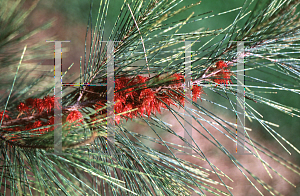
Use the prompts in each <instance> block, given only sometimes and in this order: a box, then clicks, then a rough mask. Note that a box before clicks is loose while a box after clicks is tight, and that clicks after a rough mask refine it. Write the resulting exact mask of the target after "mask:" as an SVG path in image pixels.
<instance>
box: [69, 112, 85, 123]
mask: <svg viewBox="0 0 300 196" xmlns="http://www.w3.org/2000/svg"><path fill="white" fill-rule="evenodd" d="M82 117H83V116H82V114H81V112H79V111H78V110H75V111H72V112H70V113H69V115H68V116H67V121H68V122H69V123H73V122H75V121H76V120H78V119H80V118H82ZM78 123H82V119H80V120H79V121H78ZM76 126H78V125H76Z"/></svg>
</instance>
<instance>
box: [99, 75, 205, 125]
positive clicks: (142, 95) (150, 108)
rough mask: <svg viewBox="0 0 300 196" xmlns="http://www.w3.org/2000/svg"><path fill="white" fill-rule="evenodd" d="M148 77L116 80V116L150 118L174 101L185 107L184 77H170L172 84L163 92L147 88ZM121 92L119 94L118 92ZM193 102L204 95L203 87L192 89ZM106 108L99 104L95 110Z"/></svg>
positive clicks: (118, 118) (101, 103) (116, 118)
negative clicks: (152, 114)
mask: <svg viewBox="0 0 300 196" xmlns="http://www.w3.org/2000/svg"><path fill="white" fill-rule="evenodd" d="M148 80H149V78H148V77H143V76H137V77H135V78H133V79H132V78H126V77H122V78H119V79H116V80H115V91H117V92H116V93H115V97H114V100H115V106H114V109H115V114H119V113H123V112H126V111H130V110H134V109H135V110H134V111H131V112H127V113H125V114H123V115H122V116H123V117H125V118H126V119H127V120H128V118H130V119H132V118H136V117H137V116H138V115H140V116H144V115H145V114H147V115H148V116H150V114H151V112H153V113H154V114H155V113H156V112H158V113H160V112H161V111H160V108H161V107H163V108H167V105H168V106H170V105H171V104H173V105H175V101H174V100H178V102H179V103H180V104H182V105H184V94H183V93H182V91H183V87H182V81H183V80H184V77H183V75H181V74H173V75H172V76H170V81H171V84H170V85H169V86H168V87H166V88H162V89H161V90H159V91H157V90H153V89H151V88H148V87H147V86H146V81H148ZM122 89H125V90H122ZM118 91H119V92H118ZM192 92H193V100H194V101H195V100H196V99H197V98H199V97H200V95H201V94H202V93H203V91H202V87H199V86H196V85H194V86H193V88H192ZM103 106H105V103H104V102H98V103H97V104H96V105H95V109H96V110H99V109H100V108H102V107H103ZM98 114H99V115H103V114H106V110H101V111H100V113H98ZM120 119H121V117H120V115H117V116H115V121H116V123H118V124H119V122H120Z"/></svg>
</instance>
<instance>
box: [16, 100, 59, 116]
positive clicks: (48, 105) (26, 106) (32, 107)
mask: <svg viewBox="0 0 300 196" xmlns="http://www.w3.org/2000/svg"><path fill="white" fill-rule="evenodd" d="M53 107H54V96H46V97H44V98H43V99H39V98H35V99H32V98H28V99H26V101H25V103H23V102H21V103H20V104H19V105H18V106H17V109H18V111H19V112H20V115H22V114H24V112H25V113H27V114H29V113H31V112H36V111H37V112H39V113H41V112H43V111H47V112H50V111H51V109H52V108H53Z"/></svg>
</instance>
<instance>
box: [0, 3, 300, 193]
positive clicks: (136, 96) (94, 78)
mask: <svg viewBox="0 0 300 196" xmlns="http://www.w3.org/2000/svg"><path fill="white" fill-rule="evenodd" d="M183 2H184V1H182V0H171V1H156V0H147V1H146V0H136V1H129V0H128V1H127V0H125V1H124V2H123V3H122V4H121V6H120V12H119V14H118V15H115V16H114V15H113V14H110V12H109V10H110V7H111V6H114V3H115V2H114V1H109V0H103V1H101V2H100V5H99V12H98V15H97V19H96V21H92V18H93V17H92V11H91V12H90V17H89V22H88V28H87V35H86V47H85V55H84V58H83V59H82V60H81V61H80V63H81V64H80V66H81V70H82V71H81V73H80V76H79V77H78V80H76V82H79V83H80V84H99V83H107V82H108V81H107V66H108V63H109V62H108V59H107V47H108V42H105V41H108V40H112V41H115V42H114V66H115V70H114V77H115V92H114V93H115V104H114V107H115V114H114V115H115V119H116V122H117V123H114V140H113V141H112V140H110V139H108V136H107V132H108V131H109V130H108V127H109V126H108V124H109V122H110V120H111V119H110V116H109V115H107V109H108V108H109V107H112V104H111V103H106V99H107V90H106V87H103V86H101V87H100V86H97V87H93V86H87V85H81V86H78V87H76V88H75V90H73V91H72V92H70V93H66V94H64V97H63V99H62V100H63V101H62V110H63V113H64V116H63V130H62V135H63V141H62V145H63V147H62V148H63V154H56V153H53V143H54V142H53V136H54V133H53V132H54V131H53V127H54V125H53V123H54V122H53V104H54V99H53V100H52V98H51V97H52V95H53V89H54V87H53V86H50V87H49V88H48V89H47V90H44V91H42V92H40V94H38V95H35V96H32V95H28V94H26V93H27V92H29V90H30V89H31V88H32V87H33V86H34V85H35V84H36V83H37V82H38V81H34V82H33V83H32V84H28V87H27V88H25V89H20V88H17V87H15V86H14V84H15V81H16V80H18V71H17V72H16V74H15V79H14V80H13V83H12V87H11V89H10V94H9V96H7V97H4V98H1V103H0V104H1V110H0V112H2V111H4V112H2V113H0V114H1V115H0V117H1V119H0V120H1V129H0V136H1V141H0V145H1V149H0V151H1V158H0V162H1V167H0V176H1V180H0V182H1V193H3V194H4V195H8V194H10V195H36V194H37V195H72V196H73V195H233V190H232V187H231V186H229V185H228V184H227V183H228V182H229V181H231V173H228V171H222V170H221V169H219V168H220V165H222V160H219V161H218V162H217V163H216V161H214V162H213V161H210V159H211V158H212V157H213V156H211V155H210V156H207V155H206V153H205V150H203V145H202V144H205V143H207V144H212V145H213V147H214V148H215V149H216V151H218V152H221V154H224V155H225V157H226V158H227V160H229V161H230V162H231V164H232V165H234V166H235V167H236V168H237V169H238V171H239V172H240V173H241V175H242V176H243V177H244V178H246V179H247V181H249V183H250V184H251V185H252V187H253V189H256V194H257V195H265V194H271V195H280V193H279V192H278V191H277V190H276V187H272V186H270V185H268V184H267V183H266V182H264V181H263V180H262V179H260V177H259V174H257V173H256V172H255V171H253V170H252V168H249V167H246V166H245V165H244V164H243V163H242V162H241V161H240V159H239V158H238V156H237V154H236V153H235V149H229V148H226V145H225V144H224V140H228V139H229V140H230V141H231V143H232V144H234V145H232V146H235V145H239V146H243V145H244V144H243V143H245V145H244V148H245V152H247V153H248V155H244V156H251V157H252V159H257V160H259V162H260V164H261V167H262V168H264V169H265V171H264V172H265V173H266V175H268V174H269V175H270V176H272V175H271V171H273V172H274V175H277V176H279V177H280V178H281V180H282V181H286V182H288V183H289V184H291V185H292V186H291V187H290V188H291V189H293V186H295V185H294V184H293V183H292V182H290V181H289V179H288V176H284V175H283V174H281V173H280V172H279V171H278V167H277V165H281V166H282V167H285V168H287V169H288V170H290V171H291V172H293V173H295V174H296V175H299V172H300V171H299V167H298V166H296V165H295V164H293V163H291V162H289V160H287V159H285V158H283V157H281V156H280V155H279V154H277V153H275V152H273V151H272V150H271V149H268V148H266V147H265V146H264V145H263V144H262V143H260V142H258V141H256V140H254V139H252V138H251V137H250V134H249V130H254V129H257V124H259V125H260V127H261V128H262V129H261V130H262V131H263V130H264V131H266V132H268V133H269V134H270V135H271V136H272V137H273V138H274V139H275V140H276V141H277V142H278V144H279V145H278V146H279V147H282V148H283V149H285V150H286V152H288V153H289V154H295V153H299V150H298V149H297V148H296V147H295V146H294V145H293V144H291V143H290V142H289V141H287V140H286V139H285V138H284V137H283V136H281V134H280V133H279V132H280V131H278V130H280V127H278V126H277V125H276V119H272V118H271V119H266V118H263V115H262V114H261V112H263V110H265V109H269V108H272V109H276V110H278V111H279V112H282V113H285V114H286V115H289V116H292V117H293V118H289V120H290V121H295V122H297V121H299V117H300V114H299V112H300V109H299V105H297V104H289V102H288V101H287V102H285V103H281V102H280V101H278V100H274V99H272V97H271V96H265V95H266V93H273V92H275V91H276V92H277V93H278V94H280V93H288V94H289V97H290V98H291V99H293V100H298V101H299V92H300V89H299V81H300V67H299V59H298V55H299V49H300V48H299V39H300V29H299V28H300V21H299V19H300V18H299V6H298V5H299V1H297V0H294V1H293V0H286V1H282V0H269V1H266V2H265V1H250V0H245V1H244V3H243V4H242V6H241V7H236V8H233V9H230V10H227V11H224V12H220V13H214V12H212V11H211V10H205V11H200V12H199V11H197V12H196V11H195V10H197V9H198V8H199V10H200V7H201V5H202V4H201V2H197V3H194V4H189V5H185V6H183ZM185 3H186V2H185ZM93 6H98V5H95V3H93V2H91V8H92V7H93ZM91 10H92V9H91ZM12 11H13V9H12ZM3 13H4V12H3ZM87 14H88V13H87ZM232 14H234V16H235V17H234V19H233V21H232V22H230V23H229V24H228V25H227V26H225V25H226V24H221V27H220V28H218V29H207V28H206V27H205V26H202V25H203V24H204V23H203V21H206V20H212V19H214V18H218V17H226V16H231V15H232ZM6 15H7V14H6ZM7 17H9V16H6V17H3V16H1V19H2V18H4V19H5V18H7ZM108 17H109V19H110V21H111V20H112V19H111V18H113V19H115V22H114V25H111V26H112V28H111V29H107V26H109V25H107V20H108ZM179 17H182V18H179ZM214 21H216V20H214ZM1 25H2V24H1ZM0 32H1V33H2V29H1V31H0ZM1 35H2V34H0V36H1ZM0 38H1V37H0ZM0 41H1V40H0ZM184 41H191V46H192V51H193V53H192V58H191V81H192V83H193V85H194V86H193V89H192V92H193V93H192V95H193V96H194V97H193V99H192V98H191V97H187V96H185V93H186V88H185V84H186V83H185V82H186V81H185V80H186V78H185V79H184V74H185V70H186V64H187V62H186V61H185V60H186V56H185V52H186V48H185V45H184V43H185V42H184ZM236 41H245V42H244V52H243V53H242V54H239V53H238V52H237V43H236ZM1 43H2V42H0V44H1ZM3 43H7V44H9V43H8V42H3ZM2 48H3V47H2V45H1V46H0V50H1V49H2ZM24 55H25V56H26V47H25V48H24V50H23V55H22V57H21V60H20V63H19V66H18V70H19V69H22V59H23V57H24ZM240 55H242V56H243V58H244V66H245V67H244V69H243V70H239V69H238V67H237V62H238V58H239V57H240ZM0 57H1V56H0ZM5 57H6V58H8V57H9V56H5ZM6 58H5V59H4V60H3V61H0V63H1V67H4V66H6V65H7V63H6V62H8V61H7V60H6ZM4 62H5V63H4ZM241 72H242V73H243V74H244V78H245V84H244V92H238V90H237V86H241V85H243V84H240V83H238V81H237V75H238V74H240V73H241ZM274 75H275V77H274ZM271 76H272V77H271ZM63 77H65V74H63ZM198 86H199V87H198ZM200 87H201V88H200ZM67 88H70V87H69V86H68V87H63V91H64V90H66V89H67ZM13 92H17V93H13ZM260 92H263V93H260ZM238 94H242V95H243V96H242V97H244V98H245V100H243V99H241V98H240V97H241V96H237V95H238ZM195 96H197V98H198V99H195ZM26 101H27V102H26ZM30 101H31V102H30ZM147 103H148V104H147ZM188 103H189V104H188ZM238 103H241V104H238ZM240 105H244V106H245V110H244V112H245V113H244V114H245V116H246V119H247V126H246V125H245V124H244V128H245V132H244V133H242V134H244V135H245V138H243V137H242V136H241V133H240V134H237V127H238V126H237V124H236V122H237V121H241V119H239V118H237V119H236V116H238V115H239V111H240V110H238V109H237V107H240ZM120 108H121V109H120ZM272 111H273V110H272ZM5 114H6V116H5ZM162 114H164V115H169V116H171V117H170V118H169V119H165V118H164V117H163V116H162ZM225 115H227V116H228V117H226V118H225ZM187 118H189V119H191V121H187V120H185V119H187ZM130 122H136V123H139V126H138V127H139V128H132V127H133V126H131V124H130ZM191 122H192V124H190V123H191ZM252 123H253V124H254V123H257V124H256V125H255V126H254V125H253V126H252ZM242 124H243V123H242ZM276 126H277V127H276ZM187 127H191V128H193V135H190V136H191V137H190V136H189V137H188V138H187V137H185V136H186V134H189V130H188V128H187ZM274 127H276V129H275V128H274ZM293 129H294V128H293ZM295 130H296V131H297V128H295ZM218 134H220V135H222V136H224V137H223V138H222V139H220V137H219V135H218ZM255 134H259V133H258V132H255ZM217 135H218V136H217ZM196 138H197V139H196ZM199 138H200V139H199ZM225 138H226V139H225ZM215 154H216V156H219V155H220V154H218V153H215ZM263 157H264V158H263ZM217 158H218V157H215V159H217ZM265 158H267V159H268V160H270V161H274V163H275V164H270V163H269V161H266V160H265ZM272 163H273V162H272ZM274 165H276V168H275V167H274ZM298 179H299V176H298ZM233 188H234V189H235V188H236V187H233ZM244 195H248V194H247V193H245V194H244Z"/></svg>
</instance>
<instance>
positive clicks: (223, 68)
mask: <svg viewBox="0 0 300 196" xmlns="http://www.w3.org/2000/svg"><path fill="white" fill-rule="evenodd" d="M215 69H217V70H220V72H218V73H217V74H215V75H214V79H213V81H214V82H215V83H218V84H225V85H226V84H229V83H231V80H230V76H231V74H232V73H231V72H230V70H229V68H228V64H227V63H225V62H224V61H218V62H217V63H216V68H213V67H210V69H209V71H214V70H215Z"/></svg>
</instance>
